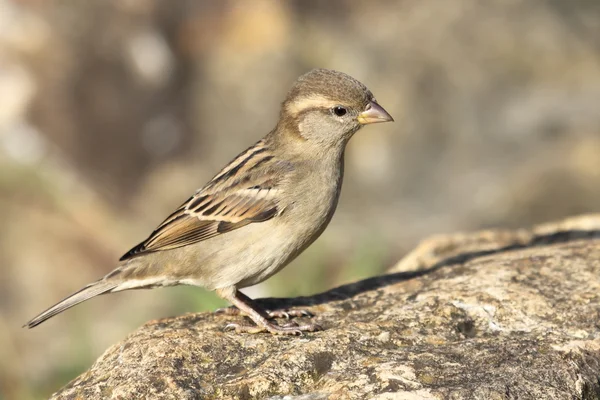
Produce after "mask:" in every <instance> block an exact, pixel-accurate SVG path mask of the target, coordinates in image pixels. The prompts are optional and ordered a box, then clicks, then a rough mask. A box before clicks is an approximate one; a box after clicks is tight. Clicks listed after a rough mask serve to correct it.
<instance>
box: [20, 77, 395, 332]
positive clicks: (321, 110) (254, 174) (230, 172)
mask: <svg viewBox="0 0 600 400" xmlns="http://www.w3.org/2000/svg"><path fill="white" fill-rule="evenodd" d="M387 121H393V118H392V117H391V116H390V115H389V114H388V113H387V112H386V111H385V110H384V109H383V108H382V107H381V106H380V105H379V104H377V102H376V101H375V98H374V97H373V94H372V93H371V92H370V91H369V90H368V89H367V88H366V87H365V85H363V84H362V83H360V82H359V81H357V80H356V79H354V78H352V77H350V76H348V75H346V74H344V73H341V72H337V71H331V70H326V69H315V70H312V71H310V72H308V73H306V74H305V75H302V76H301V77H300V78H298V80H297V81H296V82H295V84H294V85H293V86H292V88H291V90H290V91H289V92H288V95H287V97H286V99H285V101H284V102H283V104H282V107H281V113H280V117H279V121H278V123H277V126H276V127H275V129H273V130H272V131H271V132H270V133H269V134H268V135H266V136H265V137H264V138H263V139H261V140H259V141H258V142H257V143H256V144H255V145H254V146H252V147H250V148H249V149H247V150H246V151H244V152H242V153H241V154H240V155H238V156H237V157H236V158H235V159H234V160H233V161H231V162H230V163H229V164H228V165H227V166H226V167H225V168H223V169H222V170H221V171H220V172H219V173H218V174H217V175H216V176H215V177H214V178H213V179H212V180H211V181H210V182H208V183H207V184H206V185H205V186H204V187H203V188H201V189H200V190H198V191H197V192H196V193H195V194H194V195H193V196H192V197H190V198H189V199H188V200H187V201H186V202H185V203H183V204H182V205H181V206H180V207H179V208H178V209H177V210H175V212H173V213H172V214H171V215H169V216H168V217H167V219H165V220H164V221H163V223H161V224H160V225H159V226H158V228H156V229H155V230H154V232H152V234H151V235H150V236H149V237H148V239H146V240H144V241H143V242H142V243H140V244H138V245H137V246H135V247H134V248H133V249H131V250H130V251H129V252H127V253H126V254H125V255H124V256H123V257H121V259H120V263H119V266H118V267H117V268H116V269H115V270H113V271H112V272H110V273H109V274H108V275H106V276H105V277H103V278H102V279H100V280H98V281H96V282H93V283H91V284H89V285H87V286H85V287H84V288H83V289H81V290H80V291H78V292H76V293H74V294H72V295H71V296H69V297H67V298H66V299H64V300H63V301H61V302H60V303H58V304H56V305H54V306H52V307H50V308H49V309H48V310H46V311H44V312H43V313H41V314H40V315H38V316H37V317H35V318H33V319H32V320H31V321H29V322H28V323H27V324H26V325H25V326H27V327H28V328H33V327H34V326H36V325H39V324H41V323H42V322H44V321H46V320H47V319H48V318H51V317H53V316H55V315H56V314H58V313H60V312H62V311H64V310H66V309H68V308H70V307H73V306H74V305H76V304H79V303H81V302H83V301H85V300H88V299H90V298H92V297H94V296H98V295H100V294H105V293H113V292H120V291H122V290H128V289H142V288H152V287H158V286H173V285H194V286H201V287H204V288H206V289H209V290H215V291H216V293H217V294H218V295H219V296H220V297H222V298H223V299H225V300H227V301H229V302H230V303H232V304H233V305H234V306H236V308H230V309H228V310H229V312H230V313H237V312H242V313H243V314H245V315H247V316H248V317H250V318H251V319H252V320H253V321H254V322H255V323H256V326H244V325H239V324H229V325H228V326H227V328H229V329H235V330H236V331H237V332H250V333H256V332H263V331H268V332H271V333H273V334H292V335H295V334H301V332H302V331H316V330H319V329H320V327H319V326H318V325H316V324H306V325H300V326H298V325H297V324H287V325H284V326H280V325H277V324H275V323H273V322H271V321H270V319H272V318H275V317H281V316H289V315H291V316H296V315H303V314H304V312H303V311H298V310H296V311H289V312H285V311H272V312H266V311H264V310H261V309H260V308H259V307H257V305H256V304H254V303H253V302H252V300H251V299H250V298H248V297H247V296H245V295H244V294H242V293H241V292H240V291H239V290H238V289H240V288H244V287H247V286H251V285H254V284H257V283H259V282H262V281H264V280H265V279H267V278H269V277H270V276H271V275H273V274H275V273H276V272H277V271H279V270H280V269H281V268H283V267H285V266H286V265H287V264H288V263H289V262H290V261H292V260H293V259H294V258H295V257H296V256H297V255H298V254H300V253H301V252H302V251H303V250H304V249H306V248H307V247H308V246H309V245H310V244H311V243H312V242H314V241H315V239H317V238H318V237H319V235H321V233H322V232H323V230H324V229H325V227H326V226H327V224H328V223H329V221H330V220H331V217H332V216H333V213H334V211H335V208H336V206H337V202H338V198H339V195H340V189H341V186H342V177H343V172H344V150H345V147H346V143H348V140H350V138H351V137H352V135H354V133H355V132H356V131H358V130H359V129H360V128H361V127H362V126H363V125H366V124H372V123H377V122H387Z"/></svg>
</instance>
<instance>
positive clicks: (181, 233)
mask: <svg viewBox="0 0 600 400" xmlns="http://www.w3.org/2000/svg"><path fill="white" fill-rule="evenodd" d="M254 153H255V154H257V153H258V152H254ZM245 154H246V153H242V155H245ZM267 157H270V158H269V159H268V160H266V161H262V160H263V159H259V160H257V161H256V162H255V163H254V164H251V163H249V162H248V161H246V162H245V163H244V164H245V166H246V168H247V169H248V170H250V171H248V170H246V171H238V170H235V172H238V173H246V174H248V175H247V176H245V177H244V178H245V179H236V183H234V186H226V184H227V183H231V181H229V182H227V181H223V180H222V177H223V174H220V175H217V176H216V177H215V178H214V179H213V181H211V182H209V184H207V185H206V186H205V187H204V188H202V189H201V190H199V191H198V192H196V194H195V195H194V196H192V197H191V198H190V199H189V200H188V201H187V202H185V203H184V204H182V205H181V206H180V207H179V208H178V209H177V210H175V212H173V213H172V214H171V215H170V216H169V217H168V218H167V219H166V220H165V221H163V223H161V224H160V225H159V226H158V227H157V228H156V229H155V230H154V232H152V234H151V235H150V236H149V237H148V238H147V239H146V240H145V241H143V242H142V243H140V244H138V245H137V246H135V247H134V248H133V249H131V250H130V251H129V252H127V253H126V254H125V255H124V256H123V257H121V261H123V260H127V259H130V258H132V257H135V256H138V255H140V254H144V253H147V252H154V251H163V250H170V249H175V248H178V247H182V246H187V245H190V244H194V243H197V242H200V241H203V240H207V239H210V238H212V237H214V236H217V235H220V234H224V233H227V232H231V231H233V230H235V229H238V228H241V227H243V226H245V225H248V224H250V223H259V222H263V221H267V220H269V219H271V218H273V217H275V216H276V215H277V214H278V211H279V207H280V204H279V202H278V190H277V184H278V183H279V181H280V178H281V177H278V175H277V171H281V169H274V168H272V165H271V168H269V165H268V164H269V162H270V161H271V158H272V157H271V156H268V155H267V156H266V157H264V158H267ZM235 161H236V160H234V162H235ZM248 164H251V165H248ZM257 165H261V168H260V171H257V172H258V173H254V174H252V173H250V172H252V168H253V167H254V166H257ZM232 171H234V169H230V170H229V171H228V172H227V173H230V172H232ZM233 178H234V177H230V179H233ZM217 179H218V180H219V182H216V181H215V180H217Z"/></svg>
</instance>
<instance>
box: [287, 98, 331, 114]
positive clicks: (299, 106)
mask: <svg viewBox="0 0 600 400" xmlns="http://www.w3.org/2000/svg"><path fill="white" fill-rule="evenodd" d="M337 104H338V102H335V101H333V100H331V99H328V98H326V97H323V96H315V95H313V96H307V97H301V98H299V99H298V100H296V101H294V102H293V103H290V104H289V105H288V106H287V110H288V112H289V113H290V114H292V115H298V114H299V113H301V112H302V111H303V110H307V109H309V108H330V107H333V106H335V105H337Z"/></svg>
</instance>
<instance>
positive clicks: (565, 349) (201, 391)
mask: <svg viewBox="0 0 600 400" xmlns="http://www.w3.org/2000/svg"><path fill="white" fill-rule="evenodd" d="M599 221H600V216H593V215H592V216H584V217H580V218H576V219H571V220H567V221H563V222H560V223H555V224H546V225H543V226H540V227H536V228H533V229H531V230H520V231H516V232H511V231H485V232H479V233H472V234H459V235H454V236H452V235H450V236H447V237H444V238H437V239H431V240H428V241H426V242H425V244H424V245H422V246H420V247H419V248H418V249H417V250H416V252H414V253H411V254H409V256H407V258H406V259H405V260H403V262H401V263H399V264H398V265H396V266H395V267H393V268H392V270H391V272H390V274H388V275H384V276H379V277H375V278H370V279H366V280H363V281H360V282H355V283H352V284H349V285H345V286H342V287H338V288H336V289H333V290H330V291H328V292H326V293H322V294H319V295H315V296H312V297H300V298H293V299H262V300H260V302H261V303H262V304H263V305H264V306H265V307H267V308H273V307H276V306H277V307H308V309H309V310H310V311H312V312H313V313H315V314H316V317H314V318H315V320H316V322H317V323H319V324H322V325H323V327H324V328H325V330H324V331H323V332H318V333H314V334H306V335H304V336H302V337H277V336H271V335H268V334H259V335H239V334H235V333H230V332H224V331H223V330H222V328H223V326H224V325H225V324H226V323H227V322H228V321H239V320H240V319H241V318H242V317H232V316H222V315H214V314H209V313H203V314H190V315H184V316H181V317H176V318H168V319H161V320H156V321H151V322H148V323H147V324H145V325H144V326H142V327H141V328H140V329H138V330H137V331H136V332H133V333H132V334H131V335H129V336H128V337H127V338H126V339H125V340H123V341H122V342H121V343H117V344H116V345H114V346H112V347H111V348H109V349H108V350H107V351H106V352H105V353H104V354H103V355H102V356H101V357H100V358H99V359H98V360H97V361H96V363H95V364H94V365H93V366H92V367H91V368H90V369H89V370H88V371H87V372H85V373H84V374H82V375H81V376H79V377H78V378H76V379H75V380H74V381H72V382H71V383H69V384H68V385H67V386H65V387H64V388H63V389H61V390H60V391H59V392H58V393H56V394H55V395H54V396H53V398H54V399H79V398H81V399H106V398H108V399H136V398H159V399H201V398H235V399H264V398H271V399H279V400H283V399H303V400H304V399H325V398H327V399H358V398H370V399H415V400H416V399H421V400H423V399H537V400H539V399H598V398H600V318H599V317H600V230H599V229H598V227H599V226H600V223H599ZM436 246H438V247H437V249H436ZM423 249H425V250H423ZM432 249H435V250H432Z"/></svg>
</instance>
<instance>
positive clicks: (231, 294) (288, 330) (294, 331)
mask: <svg viewBox="0 0 600 400" xmlns="http://www.w3.org/2000/svg"><path fill="white" fill-rule="evenodd" d="M216 292H217V294H218V295H219V297H221V298H223V299H225V300H227V301H229V302H230V303H231V304H233V305H234V306H236V307H237V309H238V310H239V312H241V313H243V314H245V315H247V316H248V317H250V319H251V320H252V321H254V323H255V324H256V326H245V325H239V324H228V325H227V326H226V327H225V329H227V330H235V331H236V332H238V333H242V332H245V333H259V332H264V331H268V332H270V333H272V334H275V335H301V334H302V332H315V331H319V330H321V329H322V328H321V327H320V326H319V325H317V324H306V325H298V324H295V323H293V324H287V325H284V326H279V325H276V324H273V323H271V322H269V320H268V317H269V315H268V314H267V313H266V312H264V311H263V310H261V309H260V308H259V307H258V306H257V305H256V304H254V302H253V301H252V299H250V298H249V297H248V296H246V295H244V294H242V293H241V292H240V291H238V290H237V289H236V288H235V287H228V288H223V289H217V291H216Z"/></svg>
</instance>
